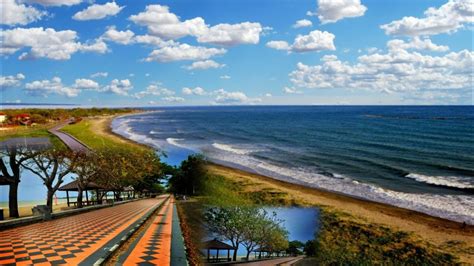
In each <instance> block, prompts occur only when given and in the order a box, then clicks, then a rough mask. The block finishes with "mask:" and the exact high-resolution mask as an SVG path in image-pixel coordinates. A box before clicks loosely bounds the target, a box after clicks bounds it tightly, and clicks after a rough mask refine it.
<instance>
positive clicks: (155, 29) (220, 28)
mask: <svg viewBox="0 0 474 266" xmlns="http://www.w3.org/2000/svg"><path fill="white" fill-rule="evenodd" d="M129 19H130V20H131V21H133V22H134V23H136V24H138V25H142V26H146V27H147V29H148V32H149V34H150V35H153V36H158V37H160V38H162V39H165V40H170V39H171V40H176V39H179V38H182V37H185V36H193V37H196V38H197V41H198V42H201V43H212V44H218V45H226V46H232V45H237V44H257V43H258V42H259V40H260V33H262V31H263V28H262V26H261V25H260V23H255V22H242V23H237V24H226V23H223V24H217V25H215V26H212V27H209V25H207V24H206V22H205V21H204V19H203V18H201V17H196V18H192V19H188V20H184V21H181V20H180V19H179V17H178V16H177V15H176V14H174V13H171V12H170V10H169V7H167V6H162V5H148V6H147V7H146V8H145V11H143V12H140V13H138V14H136V15H132V16H130V18H129Z"/></svg>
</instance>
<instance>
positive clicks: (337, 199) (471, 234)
mask: <svg viewBox="0 0 474 266" xmlns="http://www.w3.org/2000/svg"><path fill="white" fill-rule="evenodd" d="M137 114H138V113H137ZM128 115H135V114H128ZM120 117H122V116H120ZM115 118H117V116H115V117H110V118H109V119H108V121H109V122H108V123H109V125H108V127H107V129H108V130H107V132H104V133H105V134H110V135H112V136H114V137H119V138H121V139H123V140H126V141H127V142H128V143H131V144H135V145H136V144H137V142H135V141H134V140H131V139H128V138H126V137H124V136H121V135H120V134H117V133H115V132H113V130H112V121H113V120H114V119H115ZM139 145H144V146H147V147H148V148H151V147H150V146H148V145H145V144H141V143H140V144H139ZM208 168H209V169H210V170H211V171H212V173H213V174H216V175H222V176H224V177H226V178H229V179H231V180H233V181H236V182H238V183H243V184H245V183H253V184H255V186H252V188H251V189H257V190H259V189H262V188H265V189H268V188H271V189H272V190H274V191H282V192H285V193H286V194H287V195H289V197H291V198H292V199H293V200H294V201H295V202H296V203H297V204H299V205H302V206H317V207H321V208H326V209H329V210H334V211H337V212H342V213H347V214H349V215H350V218H349V219H356V220H357V221H362V222H365V223H371V224H378V225H382V226H387V227H389V228H392V229H395V230H401V231H406V232H413V233H414V234H415V235H416V236H418V237H420V238H421V239H423V240H427V241H428V242H430V243H432V244H435V245H436V246H442V245H446V243H450V242H453V241H454V242H456V243H458V242H459V243H463V244H462V245H464V244H465V245H467V248H466V250H468V249H473V248H474V225H468V224H463V223H460V222H457V221H452V220H448V219H444V218H440V217H436V216H432V215H429V214H425V213H422V212H419V211H414V210H409V209H405V208H401V207H397V206H393V205H390V204H386V203H379V202H375V201H370V200H365V199H361V198H356V197H351V196H350V195H345V194H342V193H337V192H331V191H326V190H321V189H318V188H314V187H309V186H304V185H301V184H296V183H291V182H288V181H283V180H279V179H276V178H272V177H269V176H264V175H260V174H257V173H252V172H250V171H245V170H241V169H238V168H234V167H229V166H225V165H221V164H217V163H209V166H208ZM463 249H464V248H463ZM456 253H457V252H456ZM471 253H472V252H468V251H465V252H462V254H457V255H458V256H460V257H461V260H462V261H473V260H474V254H471Z"/></svg>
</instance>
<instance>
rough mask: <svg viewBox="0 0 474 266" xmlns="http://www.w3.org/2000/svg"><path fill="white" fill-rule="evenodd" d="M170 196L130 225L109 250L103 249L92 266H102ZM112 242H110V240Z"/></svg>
mask: <svg viewBox="0 0 474 266" xmlns="http://www.w3.org/2000/svg"><path fill="white" fill-rule="evenodd" d="M170 197H171V196H168V197H167V198H166V199H165V200H164V201H163V202H162V203H160V205H158V206H156V207H155V208H153V209H152V210H150V211H149V212H148V213H147V214H145V216H144V217H142V218H141V219H140V220H139V221H138V222H136V223H135V224H132V225H130V227H132V229H130V230H129V231H128V232H126V233H125V235H124V236H122V238H120V240H119V241H118V242H117V243H115V244H114V245H113V246H112V247H111V248H109V249H107V248H104V249H105V254H104V255H103V256H101V257H100V258H99V259H98V260H96V261H95V262H94V263H93V264H92V265H94V266H100V265H103V264H104V263H105V262H106V261H107V260H108V259H109V258H110V257H111V256H112V255H113V254H114V253H115V251H117V250H118V249H119V248H120V247H121V246H122V245H123V244H124V243H125V242H127V240H128V239H129V238H130V237H131V236H132V235H133V234H134V233H135V232H136V231H137V230H138V229H139V228H140V227H141V226H142V225H143V224H144V223H145V222H146V221H148V219H149V218H150V217H151V216H153V214H154V213H155V212H156V211H157V210H158V209H159V208H161V207H163V204H165V202H166V201H167V200H169V199H170ZM111 241H112V240H111Z"/></svg>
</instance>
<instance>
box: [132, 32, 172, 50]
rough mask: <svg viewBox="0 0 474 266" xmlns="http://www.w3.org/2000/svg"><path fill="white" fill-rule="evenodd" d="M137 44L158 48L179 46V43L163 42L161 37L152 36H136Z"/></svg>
mask: <svg viewBox="0 0 474 266" xmlns="http://www.w3.org/2000/svg"><path fill="white" fill-rule="evenodd" d="M133 41H134V42H135V43H143V44H148V45H152V46H156V47H165V46H173V45H178V43H176V42H174V41H173V40H167V41H165V40H163V39H162V38H160V37H156V36H152V35H148V34H145V35H136V36H135V38H134V39H133Z"/></svg>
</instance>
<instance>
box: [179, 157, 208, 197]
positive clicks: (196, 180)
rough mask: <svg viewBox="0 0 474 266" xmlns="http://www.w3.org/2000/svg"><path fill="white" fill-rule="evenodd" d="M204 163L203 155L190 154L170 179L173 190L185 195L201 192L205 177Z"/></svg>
mask: <svg viewBox="0 0 474 266" xmlns="http://www.w3.org/2000/svg"><path fill="white" fill-rule="evenodd" d="M204 163H205V160H204V157H203V156H202V155H199V154H198V155H196V154H195V155H190V156H188V158H187V159H186V160H184V161H183V162H182V163H181V165H180V167H179V168H178V169H177V170H178V171H176V173H174V175H173V176H172V177H171V179H170V186H171V191H172V192H174V193H179V194H185V195H196V194H198V193H199V192H201V191H202V189H203V183H204V177H205V170H204Z"/></svg>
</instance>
